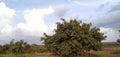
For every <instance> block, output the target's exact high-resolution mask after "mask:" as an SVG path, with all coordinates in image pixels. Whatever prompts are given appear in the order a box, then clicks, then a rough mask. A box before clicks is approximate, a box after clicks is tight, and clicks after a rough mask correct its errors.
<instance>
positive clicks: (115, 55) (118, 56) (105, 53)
mask: <svg viewBox="0 0 120 57" xmlns="http://www.w3.org/2000/svg"><path fill="white" fill-rule="evenodd" d="M91 53H93V54H95V56H94V57H120V47H105V48H104V49H103V50H102V51H92V52H91ZM0 57H58V56H54V55H52V54H51V53H30V54H19V55H15V54H0ZM78 57H79V56H78ZM81 57H84V56H81Z"/></svg>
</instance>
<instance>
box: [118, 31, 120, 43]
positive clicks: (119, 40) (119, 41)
mask: <svg viewBox="0 0 120 57" xmlns="http://www.w3.org/2000/svg"><path fill="white" fill-rule="evenodd" d="M118 32H120V30H118ZM117 43H119V44H120V39H117Z"/></svg>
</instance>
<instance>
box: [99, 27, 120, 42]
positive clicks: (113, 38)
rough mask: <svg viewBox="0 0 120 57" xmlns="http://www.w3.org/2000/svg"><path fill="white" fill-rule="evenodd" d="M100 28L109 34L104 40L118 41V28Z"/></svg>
mask: <svg viewBox="0 0 120 57" xmlns="http://www.w3.org/2000/svg"><path fill="white" fill-rule="evenodd" d="M100 30H101V32H103V33H104V34H105V35H106V36H107V38H106V40H104V41H105V42H116V40H117V39H119V32H118V30H115V29H112V28H105V27H100Z"/></svg>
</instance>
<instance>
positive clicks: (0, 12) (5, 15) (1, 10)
mask: <svg viewBox="0 0 120 57" xmlns="http://www.w3.org/2000/svg"><path fill="white" fill-rule="evenodd" d="M14 15H15V10H14V9H10V8H8V7H6V5H5V3H3V2H1V3H0V31H1V32H5V31H10V30H11V29H12V27H11V24H12V18H13V17H14Z"/></svg>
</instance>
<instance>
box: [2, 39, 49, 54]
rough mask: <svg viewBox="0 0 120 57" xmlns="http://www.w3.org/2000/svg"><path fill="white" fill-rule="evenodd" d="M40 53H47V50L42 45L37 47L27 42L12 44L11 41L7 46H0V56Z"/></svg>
mask: <svg viewBox="0 0 120 57" xmlns="http://www.w3.org/2000/svg"><path fill="white" fill-rule="evenodd" d="M35 52H37V53H42V52H47V49H46V48H45V47H44V45H37V44H32V45H30V44H28V43H27V42H25V41H23V40H20V41H17V42H14V40H12V41H11V42H10V43H9V44H4V45H0V54H8V53H13V54H25V53H35Z"/></svg>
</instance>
